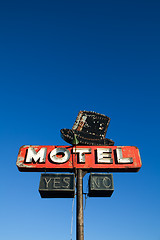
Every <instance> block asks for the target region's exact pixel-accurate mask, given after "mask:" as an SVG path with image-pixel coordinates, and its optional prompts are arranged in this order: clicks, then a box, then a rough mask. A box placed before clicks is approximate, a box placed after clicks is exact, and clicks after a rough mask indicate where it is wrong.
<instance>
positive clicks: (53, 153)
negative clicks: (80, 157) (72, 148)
mask: <svg viewBox="0 0 160 240" xmlns="http://www.w3.org/2000/svg"><path fill="white" fill-rule="evenodd" d="M58 153H62V154H64V156H63V157H61V158H59V157H57V156H56V155H57V154H58ZM69 158H70V152H69V150H68V149H66V148H55V149H54V150H52V151H51V152H50V160H51V161H52V162H54V163H65V162H67V161H68V160H69Z"/></svg>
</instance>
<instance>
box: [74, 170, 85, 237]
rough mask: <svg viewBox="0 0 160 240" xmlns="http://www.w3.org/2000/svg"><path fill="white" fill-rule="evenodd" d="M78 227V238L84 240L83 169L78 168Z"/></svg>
mask: <svg viewBox="0 0 160 240" xmlns="http://www.w3.org/2000/svg"><path fill="white" fill-rule="evenodd" d="M76 218H77V229H76V240H84V220H83V170H82V169H77V212H76Z"/></svg>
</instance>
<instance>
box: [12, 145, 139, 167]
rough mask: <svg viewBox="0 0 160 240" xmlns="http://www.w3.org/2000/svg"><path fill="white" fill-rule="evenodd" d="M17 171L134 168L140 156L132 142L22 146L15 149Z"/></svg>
mask: <svg viewBox="0 0 160 240" xmlns="http://www.w3.org/2000/svg"><path fill="white" fill-rule="evenodd" d="M16 164H17V167H18V169H19V170H20V171H22V172H23V171H24V172H25V171H28V172H30V171H35V172H38V171H44V170H47V171H52V172H53V171H61V172H62V171H63V172H64V171H66V172H67V171H69V172H72V171H74V169H75V168H77V169H83V170H86V171H88V172H91V171H94V172H97V171H105V172H106V171H109V172H138V171H139V169H140V168H141V165H142V163H141V158H140V154H139V150H138V148H137V147H133V146H77V147H76V148H75V147H73V146H30V145H27V146H22V147H21V148H20V150H19V153H18V158H17V163H16Z"/></svg>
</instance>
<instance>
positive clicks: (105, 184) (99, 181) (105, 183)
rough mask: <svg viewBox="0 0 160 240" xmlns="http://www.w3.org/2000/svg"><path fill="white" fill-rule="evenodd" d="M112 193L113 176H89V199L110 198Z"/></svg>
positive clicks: (97, 174)
mask: <svg viewBox="0 0 160 240" xmlns="http://www.w3.org/2000/svg"><path fill="white" fill-rule="evenodd" d="M113 191H114V185H113V174H110V173H107V174H104V173H91V174H90V176H89V191H88V196H89V197H111V195H112V193H113Z"/></svg>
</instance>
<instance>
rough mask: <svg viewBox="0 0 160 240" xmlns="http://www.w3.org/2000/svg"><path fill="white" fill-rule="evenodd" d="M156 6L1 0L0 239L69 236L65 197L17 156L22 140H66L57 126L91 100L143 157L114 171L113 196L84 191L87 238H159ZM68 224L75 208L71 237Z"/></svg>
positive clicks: (112, 132)
mask: <svg viewBox="0 0 160 240" xmlns="http://www.w3.org/2000/svg"><path fill="white" fill-rule="evenodd" d="M159 12H160V3H159V1H154V0H153V1H151V0H149V1H141V0H140V1H101V0H100V1H61V0H60V1H48V0H47V1H35V0H32V1H30V0H28V1H8V0H6V1H1V3H0V81H1V87H0V102H1V118H0V120H1V134H0V144H1V168H2V169H1V199H0V206H1V217H0V226H1V230H0V238H1V239H3V240H9V239H11V238H12V239H16V240H20V239H23V240H26V239H35V238H36V239H39V240H42V239H44V238H45V239H61V240H63V239H64V240H66V239H70V229H71V217H72V216H71V211H72V199H41V198H40V195H39V193H38V187H39V180H40V173H20V172H19V171H18V169H17V167H16V158H17V155H18V150H19V148H20V147H21V146H22V145H26V144H29V145H32V144H33V145H66V143H65V142H64V141H63V140H62V139H61V137H60V129H61V128H72V126H73V123H74V121H75V119H76V116H77V114H78V112H79V110H89V111H90V110H91V111H96V112H99V113H102V114H105V115H107V116H109V117H110V118H111V122H110V125H109V128H108V132H107V135H106V137H108V138H111V139H113V140H114V141H115V145H120V146H123V145H124V146H137V147H138V148H139V149H140V154H141V159H142V163H143V166H142V168H141V170H140V171H139V172H138V173H114V174H113V179H114V188H115V191H114V193H113V196H112V197H111V198H87V201H86V208H85V212H84V215H85V217H84V232H85V239H93V240H94V239H98V238H99V239H110V240H115V239H123V240H128V239H129V240H132V239H137V240H139V239H141V240H142V239H145V240H150V239H155V240H157V239H158V240H160V230H159V222H160V204H159V201H160V187H159V183H160V174H159V167H160V161H159V134H160V128H159V117H160V110H159V104H160V97H159V91H160V68H159V65H160V44H159V43H160V15H159ZM88 177H89V175H88V174H87V175H86V176H85V178H84V191H85V192H86V191H87V181H88ZM75 226H76V225H75V208H74V224H73V240H74V239H76V238H75V235H76V234H75Z"/></svg>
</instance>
